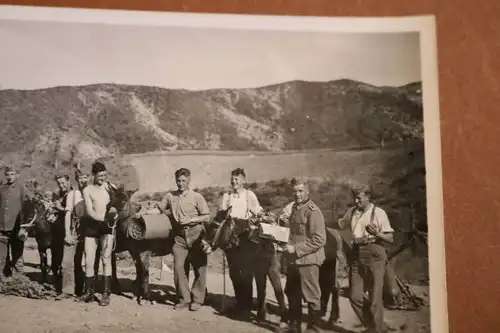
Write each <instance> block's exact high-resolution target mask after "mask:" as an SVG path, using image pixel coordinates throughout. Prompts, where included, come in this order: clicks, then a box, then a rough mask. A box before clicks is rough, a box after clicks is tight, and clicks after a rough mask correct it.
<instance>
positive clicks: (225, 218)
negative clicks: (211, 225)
mask: <svg viewBox="0 0 500 333" xmlns="http://www.w3.org/2000/svg"><path fill="white" fill-rule="evenodd" d="M229 212H230V210H227V211H222V212H219V213H218V215H217V216H216V218H215V221H217V222H219V223H220V227H219V228H218V230H217V234H216V235H214V236H213V238H214V240H213V242H212V245H213V247H214V248H220V249H222V250H223V251H224V252H225V253H226V256H227V258H228V265H229V275H230V277H231V280H233V281H241V280H243V282H242V283H238V282H237V283H236V285H235V288H238V289H239V290H240V291H236V290H235V293H236V294H237V295H236V297H240V296H239V295H242V297H245V296H246V297H248V296H249V295H251V293H252V291H251V288H252V281H253V278H255V284H256V286H257V309H258V310H257V320H258V321H264V320H265V319H266V313H267V311H266V280H267V278H269V280H270V282H271V285H272V287H273V289H274V293H275V296H276V299H277V301H278V305H279V312H280V313H279V315H281V316H282V319H283V318H284V316H285V314H286V305H285V295H284V291H283V287H282V284H281V269H280V267H281V265H280V254H279V253H278V252H277V251H276V249H275V247H274V244H273V243H272V242H271V241H269V240H265V239H259V238H258V237H251V236H250V234H251V231H250V230H251V226H252V225H253V226H258V225H259V223H269V222H270V221H269V220H265V219H260V218H258V219H254V220H241V219H235V218H231V217H230V216H229ZM240 264H242V265H240ZM245 293H246V294H247V295H244V294H245ZM249 306H252V305H251V304H249Z"/></svg>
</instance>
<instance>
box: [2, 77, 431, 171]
mask: <svg viewBox="0 0 500 333" xmlns="http://www.w3.org/2000/svg"><path fill="white" fill-rule="evenodd" d="M13 114H15V115H16V116H15V117H12V115H13ZM0 117H1V118H2V120H3V123H4V124H5V125H4V126H3V127H2V128H1V129H0V139H1V142H0V153H1V154H2V163H3V164H5V163H7V160H10V161H14V162H15V163H20V164H26V165H37V167H42V166H43V167H56V168H61V167H68V166H71V165H72V164H73V163H74V162H75V161H88V160H95V159H97V158H113V157H120V156H122V155H127V154H141V153H146V152H153V151H176V150H233V151H274V152H280V151H288V150H307V149H323V148H334V149H335V148H341V147H355V146H366V145H377V144H380V145H381V146H384V145H385V144H388V143H394V142H396V143H397V142H403V141H408V140H413V139H417V140H422V139H423V122H422V121H423V112H422V103H421V83H419V82H417V83H415V82H413V83H409V84H407V85H404V86H401V87H377V86H374V85H370V84H366V83H363V82H359V81H355V80H350V79H340V80H330V81H324V82H322V81H314V82H313V81H303V80H294V81H287V82H283V83H276V84H271V85H266V86H262V87H256V88H237V89H228V88H221V89H208V90H188V89H167V88H161V87H154V86H142V85H122V84H113V83H102V84H101V83H97V84H89V85H80V86H57V87H51V88H46V89H33V90H14V89H4V90H0Z"/></svg>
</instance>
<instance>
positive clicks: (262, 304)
mask: <svg viewBox="0 0 500 333" xmlns="http://www.w3.org/2000/svg"><path fill="white" fill-rule="evenodd" d="M268 260H269V259H268V258H265V259H261V263H260V264H256V265H255V270H254V276H255V284H256V286H257V321H265V320H266V316H267V309H266V282H267V281H266V280H267V268H268V267H269V263H268V262H267V261H268Z"/></svg>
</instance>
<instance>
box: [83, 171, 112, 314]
mask: <svg viewBox="0 0 500 333" xmlns="http://www.w3.org/2000/svg"><path fill="white" fill-rule="evenodd" d="M92 174H93V176H94V182H93V184H91V185H88V186H87V187H85V189H84V190H83V201H84V203H85V212H86V215H87V218H86V219H85V222H84V223H83V226H82V227H83V229H84V235H85V241H84V244H85V245H84V247H85V283H86V286H85V293H84V294H83V295H82V297H81V300H82V301H84V302H86V303H88V302H91V301H92V300H93V299H94V292H95V278H94V274H95V273H98V272H95V271H94V260H95V256H96V252H97V248H98V247H99V245H100V248H101V253H100V257H101V261H102V268H103V279H104V291H103V294H102V298H101V300H100V302H99V305H101V306H107V305H109V303H110V295H111V273H112V268H111V252H112V250H113V242H114V237H113V228H112V221H108V220H107V219H106V214H107V213H108V212H107V205H108V203H109V202H110V194H109V191H111V188H110V187H111V186H112V185H111V184H109V183H108V182H107V181H106V178H107V171H106V166H105V165H104V164H103V163H101V162H95V163H94V164H93V165H92ZM109 213H111V210H110V211H109Z"/></svg>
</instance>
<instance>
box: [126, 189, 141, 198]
mask: <svg viewBox="0 0 500 333" xmlns="http://www.w3.org/2000/svg"><path fill="white" fill-rule="evenodd" d="M137 191H139V189H138V188H136V189H135V190H127V191H126V192H127V195H128V196H129V197H131V196H133V195H134V194H135V193H136V192H137Z"/></svg>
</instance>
